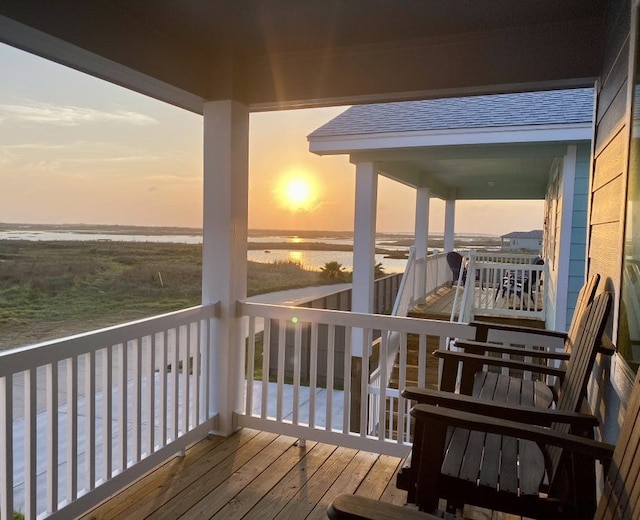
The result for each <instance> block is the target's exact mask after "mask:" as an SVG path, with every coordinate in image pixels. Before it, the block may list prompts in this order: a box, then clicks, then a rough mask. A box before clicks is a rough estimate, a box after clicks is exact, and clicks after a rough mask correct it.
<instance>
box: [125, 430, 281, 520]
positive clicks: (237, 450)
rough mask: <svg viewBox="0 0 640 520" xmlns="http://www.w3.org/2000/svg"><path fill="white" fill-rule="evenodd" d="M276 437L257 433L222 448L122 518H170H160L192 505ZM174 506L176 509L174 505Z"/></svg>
mask: <svg viewBox="0 0 640 520" xmlns="http://www.w3.org/2000/svg"><path fill="white" fill-rule="evenodd" d="M276 437H277V436H276V435H275V434H273V433H266V432H260V433H258V435H256V436H255V437H253V438H251V439H250V440H249V442H247V443H245V444H243V445H242V446H238V445H237V444H236V443H224V444H222V445H221V446H220V448H219V449H218V450H214V451H213V453H212V456H211V457H209V458H208V460H201V461H197V462H196V463H194V464H192V465H191V466H190V467H189V472H188V473H187V472H180V473H179V474H178V475H176V478H175V479H173V480H171V481H168V482H164V483H160V484H159V486H158V488H157V489H156V490H154V492H152V493H150V494H149V495H147V496H145V497H142V498H141V500H140V501H139V502H138V503H137V504H134V505H133V506H132V507H131V508H129V509H127V510H126V511H124V512H123V515H122V517H121V518H151V517H153V515H154V514H157V517H159V518H163V517H164V518H171V516H164V515H163V514H164V512H165V511H166V508H170V509H172V508H174V507H176V508H177V509H178V510H179V509H180V504H183V503H189V502H191V503H193V502H195V501H196V500H197V499H199V498H201V497H202V496H203V494H204V493H206V492H208V491H209V490H210V489H212V488H215V487H216V486H217V485H218V484H220V483H221V482H223V481H224V480H225V479H226V478H228V477H229V476H230V475H231V474H232V473H233V472H234V471H235V470H236V469H238V468H241V467H242V465H243V464H244V463H245V462H246V461H247V460H251V459H252V458H253V457H255V456H256V455H257V454H258V453H260V451H261V450H262V449H263V448H264V447H265V446H268V445H269V444H270V443H271V442H273V440H274V439H275V438H276ZM177 497H179V498H177ZM176 498H177V500H176ZM176 502H177V505H174V504H176ZM174 518H175V516H174Z"/></svg>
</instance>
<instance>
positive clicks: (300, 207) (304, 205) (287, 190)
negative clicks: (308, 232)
mask: <svg viewBox="0 0 640 520" xmlns="http://www.w3.org/2000/svg"><path fill="white" fill-rule="evenodd" d="M277 194H278V198H279V200H280V205H281V206H282V207H284V208H287V209H289V210H291V211H311V210H313V209H314V208H315V206H316V203H317V188H316V186H315V183H314V182H313V179H312V178H311V177H309V176H306V175H301V174H296V175H293V176H289V177H286V178H283V179H282V180H281V181H280V183H279V186H278V189H277Z"/></svg>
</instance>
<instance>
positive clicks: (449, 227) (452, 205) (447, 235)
mask: <svg viewBox="0 0 640 520" xmlns="http://www.w3.org/2000/svg"><path fill="white" fill-rule="evenodd" d="M455 227H456V201H455V199H447V200H446V201H445V205H444V252H445V253H449V252H450V251H453V246H454V240H453V239H454V235H455Z"/></svg>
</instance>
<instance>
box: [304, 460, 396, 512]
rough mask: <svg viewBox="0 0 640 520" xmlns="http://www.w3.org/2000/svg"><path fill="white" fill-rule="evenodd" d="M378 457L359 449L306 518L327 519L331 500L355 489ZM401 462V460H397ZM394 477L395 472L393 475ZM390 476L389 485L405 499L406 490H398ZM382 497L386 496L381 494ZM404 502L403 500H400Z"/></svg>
mask: <svg viewBox="0 0 640 520" xmlns="http://www.w3.org/2000/svg"><path fill="white" fill-rule="evenodd" d="M377 459H378V455H377V454H375V453H368V452H365V451H359V452H358V453H357V454H356V456H355V457H353V459H351V461H350V462H349V464H348V465H347V467H346V468H345V470H344V471H343V472H342V473H341V474H340V475H339V476H338V478H337V479H336V481H335V482H334V483H333V485H332V486H331V487H330V488H329V489H328V490H327V492H326V493H325V494H324V496H323V497H322V498H321V499H320V500H319V501H318V503H317V504H316V507H314V508H313V510H312V511H311V512H310V513H309V515H308V516H307V519H306V520H326V519H327V507H329V504H330V503H331V501H332V500H333V499H334V498H335V497H336V496H337V495H340V494H341V493H347V494H352V493H354V492H355V491H356V489H357V488H358V486H359V485H360V482H361V481H362V480H363V479H364V478H365V477H366V476H367V474H368V473H369V471H370V470H371V468H372V466H373V464H374V463H375V461H376V460H377ZM398 464H399V465H401V464H402V460H400V461H399V462H398ZM393 477H395V473H394V475H393ZM393 477H392V478H391V479H390V481H389V485H388V486H387V487H389V486H391V487H393V489H396V490H397V491H398V493H399V494H403V495H404V497H405V499H406V496H407V492H406V491H400V490H398V489H397V488H396V486H395V478H393ZM382 498H383V499H386V497H385V496H384V494H383V497H382ZM385 501H388V502H393V503H397V502H394V501H393V500H385ZM402 503H404V501H403V502H402Z"/></svg>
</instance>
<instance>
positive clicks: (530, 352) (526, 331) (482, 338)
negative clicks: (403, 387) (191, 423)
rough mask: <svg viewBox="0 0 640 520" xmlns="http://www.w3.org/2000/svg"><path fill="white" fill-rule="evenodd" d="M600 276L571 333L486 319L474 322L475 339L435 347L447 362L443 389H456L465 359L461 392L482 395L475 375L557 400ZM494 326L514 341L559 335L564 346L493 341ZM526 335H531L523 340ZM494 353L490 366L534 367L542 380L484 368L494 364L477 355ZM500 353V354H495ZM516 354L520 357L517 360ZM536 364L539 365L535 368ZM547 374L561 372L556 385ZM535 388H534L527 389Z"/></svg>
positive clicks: (603, 348) (544, 401) (606, 347)
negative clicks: (450, 346)
mask: <svg viewBox="0 0 640 520" xmlns="http://www.w3.org/2000/svg"><path fill="white" fill-rule="evenodd" d="M599 281H600V275H597V274H596V275H593V276H591V277H590V278H589V279H588V280H587V282H586V283H585V285H584V286H583V287H582V289H581V290H580V293H579V295H578V300H577V303H576V308H575V311H574V315H573V320H572V322H571V326H570V328H569V331H568V332H558V331H547V330H544V329H533V328H530V327H517V326H513V325H501V324H495V323H485V322H473V325H474V326H475V327H476V330H477V334H476V341H461V340H458V341H456V342H455V345H456V347H457V348H458V350H438V351H436V352H434V355H436V356H437V357H440V358H441V359H443V366H442V379H441V384H440V389H441V390H444V391H454V390H455V386H456V381H457V378H458V364H459V362H462V363H463V365H462V371H461V373H460V387H459V391H460V393H462V394H465V395H476V396H478V397H480V390H481V389H482V388H483V386H484V385H483V383H482V382H478V381H477V380H476V379H478V378H483V379H486V384H487V385H499V384H501V385H504V384H508V385H522V386H523V389H522V393H523V394H526V393H531V394H532V395H533V396H534V399H535V403H534V404H535V406H541V407H547V406H550V405H551V404H552V403H553V402H555V401H557V399H558V392H559V391H560V386H561V383H562V380H563V379H564V376H565V373H566V368H567V367H566V361H567V360H568V359H569V357H570V355H571V351H572V350H573V346H574V344H575V343H576V341H577V340H578V338H577V335H578V333H579V331H578V325H579V323H580V320H581V319H582V316H583V314H584V312H585V311H586V308H587V305H589V304H590V303H591V302H592V301H593V298H594V297H595V293H596V290H597V287H598V283H599ZM492 331H500V335H501V337H502V338H504V337H509V336H510V337H512V338H513V339H512V340H510V341H509V342H510V343H512V344H517V343H518V342H519V341H531V342H534V341H535V340H534V339H531V338H532V337H535V336H537V337H545V338H549V337H551V338H555V339H557V340H559V341H562V344H563V347H564V348H563V349H562V350H561V351H558V350H550V349H545V348H540V347H536V348H524V347H514V346H508V345H503V344H494V343H488V342H487V340H488V339H491V337H492V335H491V332H492ZM518 338H527V339H518ZM596 348H597V349H598V350H599V351H600V352H603V353H605V354H612V353H613V352H614V350H613V349H612V348H611V346H610V344H609V343H608V342H606V341H602V342H601V343H600V344H598V345H596ZM487 355H493V356H494V359H493V360H492V361H491V362H490V365H491V366H496V367H508V368H510V369H511V370H520V371H528V372H534V373H536V374H538V376H539V377H538V379H533V380H521V378H519V377H517V378H516V379H511V380H510V381H503V379H504V378H508V377H513V376H507V375H498V374H496V373H490V372H481V370H482V368H483V367H487V366H489V365H488V364H487V363H486V359H485V358H484V357H482V358H480V357H477V356H487ZM505 355H507V356H509V361H506V360H505V358H504V356H505ZM496 356H500V357H496ZM522 358H529V359H530V360H531V361H522ZM514 359H516V360H515V361H514ZM553 361H559V362H560V364H559V366H557V365H558V364H557V363H556V364H555V365H554V364H551V362H553ZM532 367H533V368H534V369H533V370H532ZM545 376H556V378H555V383H554V384H553V385H552V386H550V387H549V386H547V385H546V384H545V382H544V379H545ZM524 387H530V388H524Z"/></svg>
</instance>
